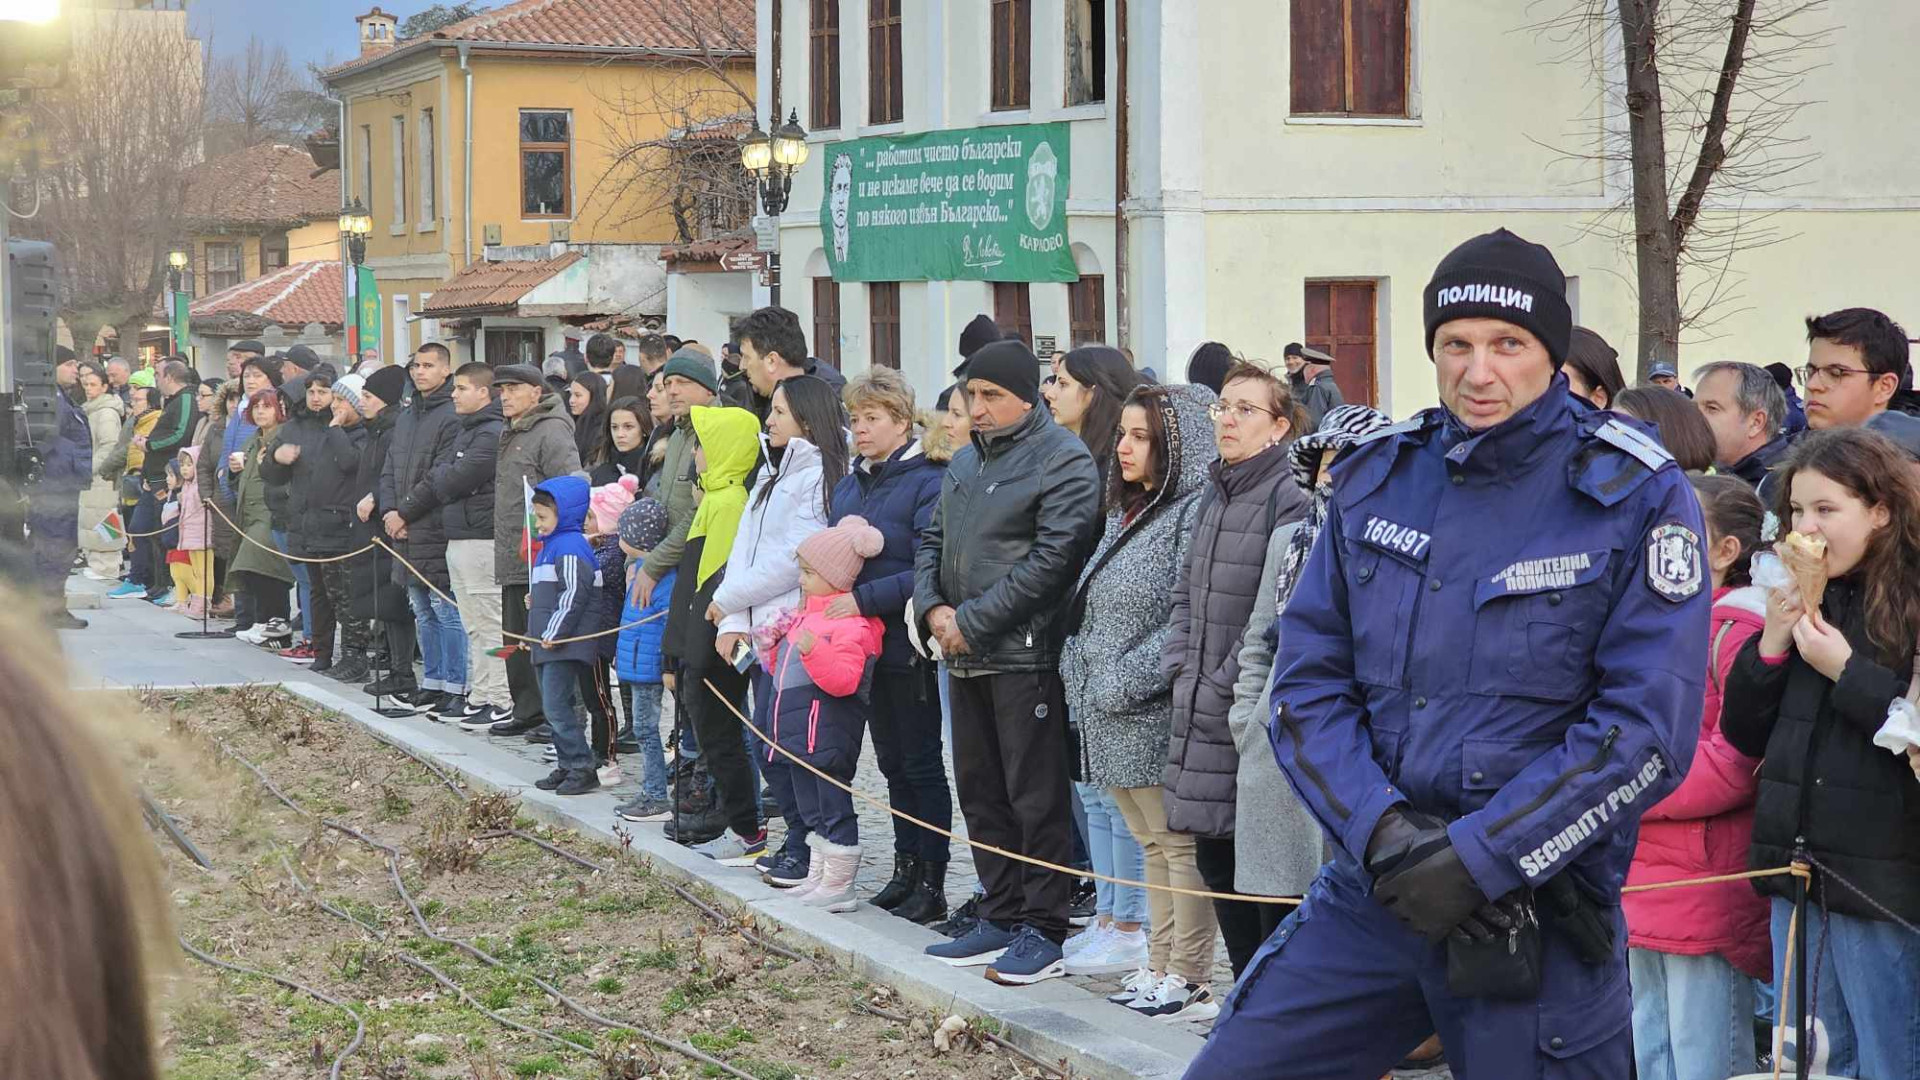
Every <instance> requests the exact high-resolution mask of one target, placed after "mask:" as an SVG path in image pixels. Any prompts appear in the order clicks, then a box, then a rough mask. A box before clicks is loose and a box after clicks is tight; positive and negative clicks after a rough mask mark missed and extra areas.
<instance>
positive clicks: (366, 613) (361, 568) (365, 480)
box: [347, 408, 413, 622]
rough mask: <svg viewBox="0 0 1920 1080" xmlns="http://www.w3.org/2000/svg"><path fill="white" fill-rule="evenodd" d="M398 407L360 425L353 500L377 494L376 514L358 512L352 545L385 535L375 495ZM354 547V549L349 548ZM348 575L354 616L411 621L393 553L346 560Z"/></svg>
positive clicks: (411, 617)
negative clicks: (361, 435)
mask: <svg viewBox="0 0 1920 1080" xmlns="http://www.w3.org/2000/svg"><path fill="white" fill-rule="evenodd" d="M399 411H400V410H399V409H397V408H388V409H386V410H384V411H382V412H381V413H380V415H379V416H376V417H374V418H373V419H371V420H368V421H367V422H366V423H364V424H361V425H360V427H361V430H363V431H364V432H366V436H365V438H366V441H365V442H364V443H363V444H362V445H361V448H360V469H359V471H358V472H356V473H355V474H354V478H353V492H354V495H353V497H354V502H355V503H356V504H357V503H358V502H359V500H360V499H362V498H364V497H365V496H368V495H373V496H374V503H375V506H374V509H373V513H372V514H369V515H368V516H367V520H366V521H361V520H360V515H359V514H358V513H355V514H354V516H353V521H352V525H351V527H352V530H353V535H352V546H353V547H356V548H357V547H359V546H361V545H362V544H365V543H368V542H370V541H371V540H372V539H373V538H374V537H375V536H381V537H384V536H385V535H386V532H385V530H382V529H381V528H380V514H381V510H382V508H381V507H380V506H379V505H378V503H379V501H380V499H379V496H378V494H376V491H377V489H378V488H379V486H380V473H381V471H382V470H383V469H385V468H386V464H387V448H388V446H389V445H390V444H391V443H392V442H393V422H394V418H395V417H396V416H397V415H398V414H399ZM349 550H351V549H349ZM347 567H348V570H349V578H350V580H351V583H352V588H353V617H354V618H356V619H380V620H382V621H385V622H412V621H413V610H412V609H411V608H410V607H408V605H407V591H406V588H405V587H404V586H403V585H402V584H401V583H400V582H399V581H398V580H397V579H396V578H395V576H394V571H395V570H399V571H400V572H401V573H406V569H405V568H404V567H402V566H400V564H399V563H396V562H395V561H394V560H393V556H391V555H389V554H387V553H386V552H384V551H382V550H380V549H379V548H374V549H373V554H371V555H363V556H361V557H360V558H358V559H354V560H352V561H350V562H349V563H347Z"/></svg>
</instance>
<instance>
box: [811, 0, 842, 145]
mask: <svg viewBox="0 0 1920 1080" xmlns="http://www.w3.org/2000/svg"><path fill="white" fill-rule="evenodd" d="M811 19H812V22H811V24H810V28H809V31H808V48H809V60H810V62H809V64H808V77H809V87H810V90H809V94H808V96H809V97H810V98H811V105H810V107H809V111H811V112H812V114H813V125H812V126H813V129H814V130H815V131H821V130H828V129H832V128H837V127H839V126H840V0H813V2H812V5H811Z"/></svg>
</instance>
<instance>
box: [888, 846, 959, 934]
mask: <svg viewBox="0 0 1920 1080" xmlns="http://www.w3.org/2000/svg"><path fill="white" fill-rule="evenodd" d="M893 913H894V914H895V915H898V916H900V917H901V918H903V919H905V920H907V921H908V922H916V923H919V924H920V925H922V926H925V925H926V924H928V923H930V922H934V921H935V920H938V919H944V918H946V917H947V860H945V859H940V860H938V861H935V860H933V859H923V860H920V880H919V881H918V882H917V883H916V884H915V885H914V887H913V891H912V892H911V893H909V894H907V898H906V899H905V900H903V901H901V903H900V906H899V907H897V908H894V909H893Z"/></svg>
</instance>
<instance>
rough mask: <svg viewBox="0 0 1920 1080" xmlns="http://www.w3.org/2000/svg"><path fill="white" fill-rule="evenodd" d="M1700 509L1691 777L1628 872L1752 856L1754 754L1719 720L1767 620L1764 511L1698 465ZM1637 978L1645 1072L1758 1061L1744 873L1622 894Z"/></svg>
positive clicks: (1695, 1074) (1758, 934)
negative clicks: (1700, 608)
mask: <svg viewBox="0 0 1920 1080" xmlns="http://www.w3.org/2000/svg"><path fill="white" fill-rule="evenodd" d="M1691 479H1692V481H1693V487H1694V491H1695V492H1696V493H1697V494H1698V495H1699V496H1700V505H1701V509H1702V510H1703V511H1704V516H1705V517H1706V522H1707V540H1708V555H1709V560H1708V561H1709V563H1710V566H1711V569H1712V572H1713V588H1714V593H1713V620H1712V622H1711V623H1710V624H1709V626H1708V628H1707V632H1708V633H1709V634H1711V635H1712V638H1711V646H1710V652H1709V654H1708V670H1707V690H1706V708H1705V709H1704V710H1703V714H1702V716H1701V718H1700V741H1699V743H1698V744H1697V746H1696V747H1695V749H1694V753H1693V765H1692V767H1691V768H1690V769H1688V771H1687V778H1686V780H1685V781H1684V782H1682V783H1681V785H1680V786H1679V787H1678V788H1676V789H1675V790H1674V792H1673V794H1671V795H1669V796H1667V797H1666V798H1665V799H1663V800H1661V801H1660V802H1659V803H1658V804H1657V805H1655V806H1654V807H1653V808H1652V809H1651V810H1648V811H1647V813H1646V816H1644V817H1642V818H1641V819H1640V842H1639V847H1638V848H1636V849H1635V851H1634V854H1633V864H1632V866H1630V867H1629V868H1628V870H1627V884H1628V885H1629V886H1633V885H1649V884H1654V883H1657V882H1665V881H1680V880H1683V879H1687V878H1698V877H1710V876H1714V875H1718V874H1737V873H1740V872H1742V871H1744V870H1746V868H1747V849H1748V846H1749V844H1750V842H1751V840H1752V836H1753V802H1754V794H1755V792H1756V791H1757V790H1758V787H1759V780H1758V777H1757V775H1756V770H1757V769H1758V768H1759V765H1760V762H1759V760H1758V759H1756V758H1750V757H1747V756H1745V755H1744V754H1741V753H1740V752H1739V751H1738V750H1735V749H1734V748H1733V747H1732V746H1731V745H1729V744H1728V742H1727V739H1726V736H1725V735H1723V734H1722V733H1721V731H1720V701H1721V693H1722V690H1723V688H1724V687H1725V685H1726V680H1727V672H1728V670H1729V669H1731V668H1732V666H1733V660H1734V657H1735V656H1736V655H1738V654H1739V652H1740V647H1741V646H1742V645H1744V644H1746V642H1747V639H1749V638H1751V637H1753V636H1754V635H1755V634H1758V633H1759V632H1760V630H1761V628H1762V627H1764V626H1765V625H1766V613H1767V601H1766V595H1765V593H1764V592H1763V591H1762V590H1761V589H1759V588H1758V587H1756V586H1754V585H1752V584H1751V583H1750V582H1749V580H1748V577H1747V566H1748V561H1749V560H1750V559H1751V558H1752V556H1753V553H1754V551H1755V550H1757V549H1758V546H1759V544H1760V528H1761V521H1762V519H1763V516H1764V515H1763V511H1762V510H1761V506H1760V500H1759V498H1758V497H1757V496H1755V495H1754V493H1753V489H1752V488H1751V487H1749V486H1747V484H1746V483H1745V482H1743V481H1741V480H1739V479H1737V478H1734V477H1731V476H1694V477H1692V478H1691ZM1620 903H1621V906H1622V907H1623V908H1624V909H1625V912H1626V917H1627V944H1628V952H1627V965H1628V970H1629V972H1630V975H1631V978H1632V981H1633V1049H1634V1056H1635V1059H1636V1061H1637V1064H1638V1074H1639V1076H1640V1078H1641V1080H1724V1078H1725V1077H1728V1076H1736V1075H1739V1074H1741V1073H1750V1072H1753V1071H1754V1041H1753V981H1752V980H1753V979H1755V978H1760V979H1764V978H1766V977H1767V976H1768V974H1769V973H1770V971H1771V967H1772V957H1773V951H1772V944H1771V941H1770V938H1769V936H1768V932H1767V917H1768V912H1767V902H1766V901H1765V900H1764V899H1762V898H1761V897H1760V896H1759V895H1758V894H1756V893H1755V892H1754V891H1753V888H1752V886H1750V885H1749V884H1748V883H1747V882H1744V881H1729V882H1721V883H1719V884H1714V885H1696V886H1689V887H1686V888H1678V889H1660V890H1655V891H1653V892H1640V893H1634V892H1629V893H1626V894H1624V895H1623V896H1622V897H1621V901H1620Z"/></svg>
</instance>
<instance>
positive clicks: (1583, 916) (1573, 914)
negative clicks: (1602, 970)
mask: <svg viewBox="0 0 1920 1080" xmlns="http://www.w3.org/2000/svg"><path fill="white" fill-rule="evenodd" d="M1534 895H1535V896H1537V897H1539V900H1540V907H1541V908H1542V909H1543V910H1545V911H1546V913H1547V914H1548V915H1549V916H1551V917H1552V921H1553V928H1554V929H1555V930H1558V931H1560V932H1561V933H1563V934H1565V935H1567V937H1568V939H1570V940H1571V941H1572V942H1573V951H1574V952H1575V953H1577V954H1578V955H1579V957H1580V959H1581V960H1583V961H1585V962H1586V963H1589V964H1604V963H1606V962H1607V961H1608V960H1610V959H1612V957H1613V918H1612V915H1611V914H1610V913H1609V912H1608V910H1607V909H1606V908H1605V907H1603V906H1601V905H1600V904H1597V903H1595V902H1594V901H1592V900H1589V899H1588V898H1587V894H1586V893H1583V892H1581V891H1580V886H1578V885H1576V884H1574V883H1573V881H1572V880H1571V879H1570V878H1568V877H1567V875H1566V873H1565V872H1562V873H1559V874H1555V875H1554V876H1553V877H1550V878H1548V879H1547V880H1546V882H1545V883H1544V884H1542V885H1540V886H1538V887H1537V888H1536V889H1535V891H1534Z"/></svg>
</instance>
